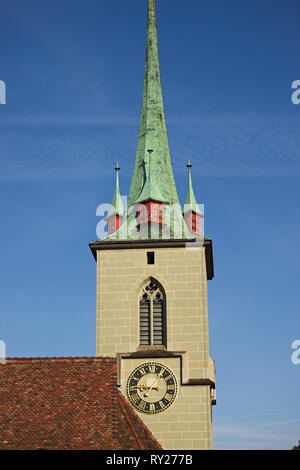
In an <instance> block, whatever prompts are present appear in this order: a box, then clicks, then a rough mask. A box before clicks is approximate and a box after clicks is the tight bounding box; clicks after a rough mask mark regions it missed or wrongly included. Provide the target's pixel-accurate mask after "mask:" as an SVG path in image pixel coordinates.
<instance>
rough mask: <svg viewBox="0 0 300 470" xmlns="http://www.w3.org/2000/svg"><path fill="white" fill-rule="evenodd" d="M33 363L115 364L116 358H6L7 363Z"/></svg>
mask: <svg viewBox="0 0 300 470" xmlns="http://www.w3.org/2000/svg"><path fill="white" fill-rule="evenodd" d="M31 361H45V362H46V361H49V362H58V361H60V362H63V361H69V362H98V361H107V362H108V361H112V362H115V361H116V358H114V357H109V356H103V357H102V356H99V357H94V356H36V357H6V358H5V362H12V363H20V362H31Z"/></svg>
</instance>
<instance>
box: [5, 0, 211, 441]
mask: <svg viewBox="0 0 300 470" xmlns="http://www.w3.org/2000/svg"><path fill="white" fill-rule="evenodd" d="M191 168H192V165H191V163H190V162H189V163H188V164H187V196H186V200H185V204H184V205H183V206H181V204H180V202H179V198H178V194H177V189H176V184H175V179H174V174H173V168H172V162H171V156H170V151H169V144H168V136H167V129H166V121H165V113H164V106H163V97H162V88H161V78H160V65H159V55H158V39H157V24H156V5H155V0H148V26H147V43H146V64H145V76H144V92H143V103H142V113H141V120H140V128H139V135H138V143H137V152H136V160H135V166H134V171H133V175H132V180H131V186H130V191H129V196H128V201H127V206H126V207H125V205H124V204H123V201H122V198H121V193H120V185H121V179H120V181H119V173H120V167H119V166H118V164H117V166H116V168H115V170H116V183H115V190H114V196H113V201H112V204H111V210H110V211H109V212H108V214H107V216H106V218H105V220H106V222H107V234H106V235H105V236H104V237H103V238H102V239H99V240H96V241H94V242H92V243H90V249H91V252H92V254H93V256H94V258H95V261H96V264H97V312H96V315H97V326H96V357H94V358H75V357H73V358H72V357H70V358H11V359H7V360H6V362H5V364H1V365H0V449H108V450H109V449H116V450H117V449H119V450H122V449H123V450H125V449H126V450H146V449H150V450H159V449H165V450H172V449H174V450H184V449H188V450H191V449H195V450H196V449H198V450H208V449H212V406H213V405H215V404H216V394H215V370H214V361H213V360H212V359H211V357H210V354H209V330H208V306H207V281H208V280H211V279H212V278H213V276H214V269H213V255H212V241H211V239H210V238H207V237H205V236H204V233H203V218H204V214H203V211H202V210H201V207H200V206H199V205H198V204H197V201H196V197H195V193H194V189H193V184H192V174H191ZM112 194H113V190H112ZM112 194H111V195H112Z"/></svg>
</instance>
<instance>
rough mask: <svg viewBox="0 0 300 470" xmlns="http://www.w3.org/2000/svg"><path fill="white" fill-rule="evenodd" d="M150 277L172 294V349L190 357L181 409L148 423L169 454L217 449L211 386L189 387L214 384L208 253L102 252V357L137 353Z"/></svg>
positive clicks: (190, 250) (99, 273) (99, 275)
mask: <svg viewBox="0 0 300 470" xmlns="http://www.w3.org/2000/svg"><path fill="white" fill-rule="evenodd" d="M147 251H154V253H155V264H154V265H148V264H147ZM149 277H153V278H155V279H156V280H157V281H159V282H160V284H161V285H162V286H163V287H164V289H165V292H166V301H167V347H168V350H170V351H176V352H181V353H183V352H185V351H186V353H185V354H184V361H183V362H184V371H183V384H182V386H181V389H180V396H179V397H178V400H177V402H176V405H175V404H174V405H172V407H171V408H170V409H169V410H166V411H164V412H163V413H161V416H159V417H157V415H154V416H150V417H149V416H147V415H146V416H147V418H145V417H143V419H144V421H145V422H146V421H147V425H149V429H150V430H151V431H152V432H153V433H154V434H155V435H156V437H157V438H158V440H159V441H160V442H161V443H162V442H164V444H163V446H165V448H166V449H168V448H170V449H173V448H174V449H176V448H178V449H184V448H185V449H188V448H203V449H206V448H211V398H210V389H209V386H196V385H193V386H191V385H184V382H185V381H187V380H189V379H207V378H211V379H212V380H214V367H213V363H212V361H211V359H210V357H209V344H208V312H207V277H206V263H205V251H204V248H159V249H152V248H149V249H121V250H119V249H117V250H99V251H98V252H97V356H112V357H114V356H116V354H117V353H129V352H135V351H136V350H137V348H138V346H139V298H138V297H139V292H140V290H141V288H142V286H143V284H144V283H145V281H146V280H147V279H148V278H149ZM155 360H156V359H155ZM126 361H127V360H126ZM126 361H125V362H126ZM121 362H122V363H124V360H122V361H121ZM144 362H147V361H144ZM123 386H124V383H122V387H123ZM149 420H150V421H151V422H149ZM172 422H174V427H172V424H171V423H172ZM162 423H164V426H163V427H161V425H162ZM160 429H161V430H160ZM175 429H176V432H175ZM162 430H163V431H162ZM187 433H188V435H189V437H188V438H187ZM183 441H186V442H183ZM196 442H197V444H196ZM180 443H181V444H180ZM179 445H180V447H178V446H179ZM192 446H195V447H192Z"/></svg>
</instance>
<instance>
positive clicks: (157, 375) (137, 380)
mask: <svg viewBox="0 0 300 470" xmlns="http://www.w3.org/2000/svg"><path fill="white" fill-rule="evenodd" d="M176 395H177V380H176V377H175V375H174V374H173V372H172V371H171V370H170V369H169V368H168V367H166V366H164V365H163V364H159V363H158V362H147V363H145V364H141V365H140V366H138V367H137V368H136V369H134V370H133V371H132V372H131V374H130V376H129V377H128V381H127V396H128V400H129V401H130V403H131V404H132V405H133V406H134V407H135V408H136V409H137V410H138V411H141V412H143V413H148V414H155V413H160V412H161V411H164V410H165V409H167V408H169V406H170V405H172V403H173V402H174V400H175V398H176Z"/></svg>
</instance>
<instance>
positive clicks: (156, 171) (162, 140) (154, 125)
mask: <svg viewBox="0 0 300 470" xmlns="http://www.w3.org/2000/svg"><path fill="white" fill-rule="evenodd" d="M148 149H153V154H152V156H151V172H150V173H149V172H148V171H147V151H148ZM150 175H151V180H149V176H150ZM147 179H148V181H147ZM154 181H155V182H156V188H152V187H151V186H152V185H153V184H154ZM144 189H145V192H146V193H149V191H150V193H151V192H152V191H153V192H154V193H156V192H157V193H158V192H159V193H160V195H161V200H162V201H164V202H167V203H169V204H179V200H178V195H177V190H176V186H175V181H174V176H173V171H172V164H171V157H170V151H169V144H168V136H167V129H166V122H165V113H164V105H163V98H162V90H161V80H160V67H159V57H158V42H157V27H156V8H155V0H148V29H147V46H146V65H145V77H144V93H143V104H142V116H141V121H140V129H139V136H138V143H137V152H136V160H135V167H134V172H133V177H132V181H131V187H130V193H129V198H128V207H130V206H131V205H132V204H134V203H135V202H137V201H138V200H139V201H141V195H142V194H143V192H144ZM157 189H158V190H159V191H157Z"/></svg>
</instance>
